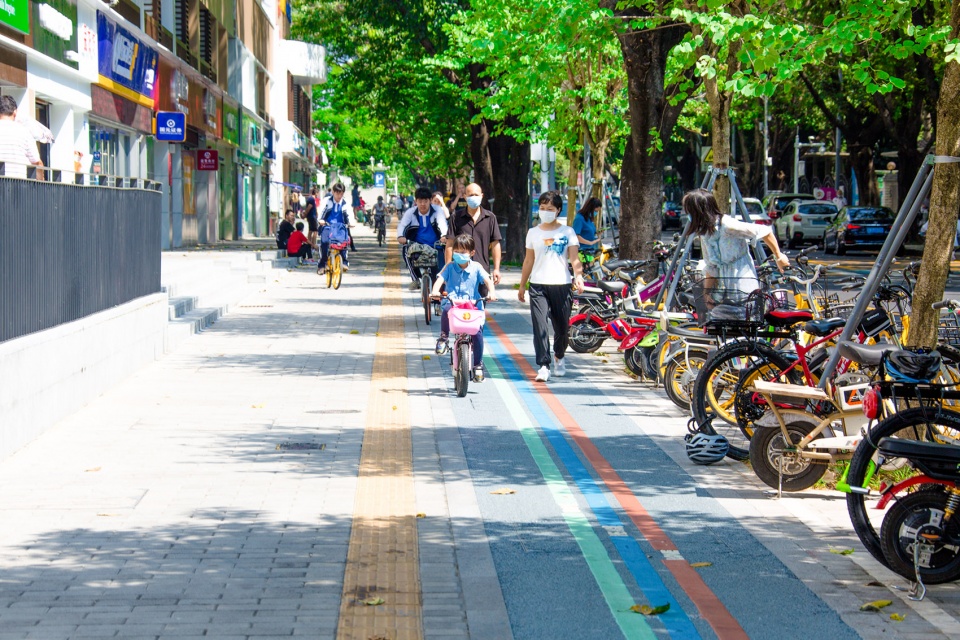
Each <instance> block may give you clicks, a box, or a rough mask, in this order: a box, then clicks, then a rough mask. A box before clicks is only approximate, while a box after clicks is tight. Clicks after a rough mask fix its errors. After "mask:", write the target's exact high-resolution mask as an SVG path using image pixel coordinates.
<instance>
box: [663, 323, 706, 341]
mask: <svg viewBox="0 0 960 640" xmlns="http://www.w3.org/2000/svg"><path fill="white" fill-rule="evenodd" d="M667 333H668V334H670V335H671V336H677V337H678V338H693V339H700V340H702V339H703V338H705V337H707V334H706V333H704V331H703V329H684V328H683V327H673V326H670V327H667Z"/></svg>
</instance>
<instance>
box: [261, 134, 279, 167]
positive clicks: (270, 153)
mask: <svg viewBox="0 0 960 640" xmlns="http://www.w3.org/2000/svg"><path fill="white" fill-rule="evenodd" d="M263 157H264V158H268V159H270V160H276V159H277V153H276V151H274V150H273V129H267V135H265V136H263Z"/></svg>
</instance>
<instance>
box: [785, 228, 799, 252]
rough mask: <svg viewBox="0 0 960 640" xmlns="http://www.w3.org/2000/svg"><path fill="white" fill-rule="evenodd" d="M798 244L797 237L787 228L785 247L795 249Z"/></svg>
mask: <svg viewBox="0 0 960 640" xmlns="http://www.w3.org/2000/svg"><path fill="white" fill-rule="evenodd" d="M797 246H798V243H797V238H796V236H795V235H793V234H792V233H790V229H787V248H788V249H796V248H797Z"/></svg>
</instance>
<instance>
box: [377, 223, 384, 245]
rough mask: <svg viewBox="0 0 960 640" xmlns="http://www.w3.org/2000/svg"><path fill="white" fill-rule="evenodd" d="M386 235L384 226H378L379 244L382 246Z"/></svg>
mask: <svg viewBox="0 0 960 640" xmlns="http://www.w3.org/2000/svg"><path fill="white" fill-rule="evenodd" d="M385 235H386V233H384V231H383V227H380V226H378V227H377V246H380V247H382V246H383V238H384V236H385Z"/></svg>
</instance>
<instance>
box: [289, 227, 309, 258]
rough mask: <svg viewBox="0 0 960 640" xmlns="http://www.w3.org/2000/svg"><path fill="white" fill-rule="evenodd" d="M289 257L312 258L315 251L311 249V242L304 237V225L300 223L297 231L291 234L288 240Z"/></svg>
mask: <svg viewBox="0 0 960 640" xmlns="http://www.w3.org/2000/svg"><path fill="white" fill-rule="evenodd" d="M287 255H288V256H290V257H291V258H298V259H302V258H312V257H313V249H312V248H311V247H310V241H309V240H307V236H305V235H303V223H302V222H298V223H297V228H296V230H295V231H294V232H293V233H291V234H290V239H289V240H287Z"/></svg>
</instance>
